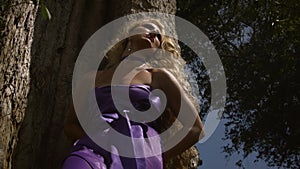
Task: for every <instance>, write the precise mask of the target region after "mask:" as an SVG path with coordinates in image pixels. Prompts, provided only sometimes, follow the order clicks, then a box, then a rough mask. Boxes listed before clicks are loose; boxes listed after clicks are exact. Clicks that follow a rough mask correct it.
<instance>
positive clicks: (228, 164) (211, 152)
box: [197, 120, 275, 169]
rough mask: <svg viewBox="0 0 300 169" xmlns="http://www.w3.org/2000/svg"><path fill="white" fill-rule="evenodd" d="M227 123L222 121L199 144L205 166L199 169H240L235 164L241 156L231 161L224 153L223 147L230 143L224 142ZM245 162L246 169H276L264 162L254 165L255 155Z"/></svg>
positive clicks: (231, 158) (233, 157) (232, 157)
mask: <svg viewBox="0 0 300 169" xmlns="http://www.w3.org/2000/svg"><path fill="white" fill-rule="evenodd" d="M224 124H225V121H224V120H221V122H220V123H219V125H218V127H217V129H216V130H215V132H214V133H213V134H212V135H211V137H210V138H209V139H208V140H206V141H205V142H204V143H201V144H200V143H198V144H197V147H198V149H199V152H200V157H201V159H202V160H203V165H202V166H199V167H198V169H239V167H238V166H236V165H235V163H236V162H237V161H238V160H239V159H242V157H241V156H240V155H234V156H231V157H230V159H225V153H222V146H225V145H226V144H227V142H228V141H226V140H225V141H224V140H222V138H223V137H224V134H225V126H224ZM249 156H250V157H247V158H246V159H245V160H244V167H245V168H246V169H253V168H255V169H275V167H268V166H267V165H266V163H265V162H264V161H261V160H260V161H258V162H257V163H254V162H253V161H254V159H255V158H254V157H255V154H252V155H249Z"/></svg>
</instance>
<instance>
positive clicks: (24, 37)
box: [0, 0, 38, 169]
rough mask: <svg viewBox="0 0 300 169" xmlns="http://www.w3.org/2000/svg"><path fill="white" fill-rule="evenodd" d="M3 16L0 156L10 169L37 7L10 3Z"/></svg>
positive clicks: (22, 108) (18, 0) (24, 98)
mask: <svg viewBox="0 0 300 169" xmlns="http://www.w3.org/2000/svg"><path fill="white" fill-rule="evenodd" d="M7 7H8V8H7V10H6V11H5V12H4V13H3V21H4V22H3V24H4V25H2V26H3V28H4V29H3V30H2V32H1V58H0V75H1V76H0V92H1V95H0V133H1V135H0V138H1V140H0V151H1V152H0V153H1V154H0V155H1V156H2V158H1V163H0V164H1V166H0V167H2V168H4V169H10V168H12V166H11V160H12V155H13V151H14V148H15V146H16V144H17V141H18V131H19V129H20V126H21V123H22V121H23V118H24V114H25V109H26V105H27V100H28V99H27V95H28V92H29V84H30V77H29V68H30V59H31V44H32V37H33V31H34V21H35V17H36V12H37V8H38V7H37V5H36V4H33V3H32V2H30V1H28V2H26V3H24V2H21V0H12V1H10V2H9V5H8V6H7Z"/></svg>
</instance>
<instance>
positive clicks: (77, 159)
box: [62, 84, 163, 169]
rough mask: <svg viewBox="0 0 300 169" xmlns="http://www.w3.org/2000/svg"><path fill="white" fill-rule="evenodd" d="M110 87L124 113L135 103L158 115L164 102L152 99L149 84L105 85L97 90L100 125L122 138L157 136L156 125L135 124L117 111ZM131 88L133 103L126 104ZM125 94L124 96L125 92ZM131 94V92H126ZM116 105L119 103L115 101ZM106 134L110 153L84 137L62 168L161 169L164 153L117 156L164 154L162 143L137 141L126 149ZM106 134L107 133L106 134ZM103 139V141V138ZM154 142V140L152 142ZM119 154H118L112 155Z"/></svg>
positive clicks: (76, 143) (105, 137)
mask: <svg viewBox="0 0 300 169" xmlns="http://www.w3.org/2000/svg"><path fill="white" fill-rule="evenodd" d="M111 87H114V88H115V90H117V92H118V97H117V98H114V99H115V100H117V102H118V103H117V104H118V107H119V106H121V107H122V106H123V108H124V110H125V109H127V107H126V105H128V104H132V105H133V106H134V108H135V109H136V110H139V111H145V110H147V109H149V107H150V106H151V105H153V107H155V108H156V109H157V111H158V112H159V111H160V110H159V109H160V107H161V103H160V99H159V97H158V96H152V95H151V96H150V92H151V87H150V86H149V85H142V84H136V85H129V86H128V85H117V86H104V87H97V88H96V89H95V92H96V93H95V94H96V99H97V102H98V106H99V109H100V111H101V113H102V115H101V120H102V121H101V122H103V123H108V124H109V126H110V128H109V129H114V130H116V131H117V132H119V133H122V134H123V135H126V136H129V137H130V138H149V137H152V136H157V135H158V133H157V132H156V131H155V130H154V129H153V127H152V126H153V125H155V122H152V123H151V124H150V123H140V122H135V121H133V120H132V119H130V118H129V117H128V116H126V115H125V116H124V114H121V113H119V112H118V111H117V109H116V107H115V104H116V103H114V102H113V99H112V96H111ZM128 87H129V98H130V102H129V101H126V99H125V97H124V95H125V91H124V89H125V90H127V89H128ZM123 92H124V93H123ZM127 92H128V91H127ZM115 102H116V101H115ZM109 131H110V130H108V133H107V134H104V135H103V141H105V142H107V143H106V144H109V145H110V147H111V150H109V151H107V150H105V149H103V148H101V147H100V146H99V145H97V144H96V143H95V142H93V141H92V140H91V139H90V138H89V137H88V136H84V137H82V138H81V139H79V140H77V141H76V142H75V143H74V146H73V147H72V149H71V153H70V155H69V156H68V157H67V158H66V159H65V161H64V163H63V167H62V168H63V169H106V168H110V169H162V168H163V160H162V153H160V154H158V155H154V156H147V157H137V158H134V157H123V156H121V155H118V152H121V151H133V153H135V152H136V151H139V152H143V151H149V150H150V151H151V149H156V150H155V151H156V152H157V149H159V150H158V151H159V152H161V144H160V142H159V144H157V142H155V143H154V142H153V143H152V142H151V141H150V142H149V141H148V142H147V144H146V145H145V144H135V143H134V142H132V143H130V144H129V145H128V144H126V147H125V148H124V146H122V145H121V144H120V143H121V142H122V140H120V139H119V140H118V139H115V138H113V137H114V136H113V135H109ZM106 132H107V131H106ZM101 140H102V139H101ZM150 140H151V139H150ZM111 152H117V153H111Z"/></svg>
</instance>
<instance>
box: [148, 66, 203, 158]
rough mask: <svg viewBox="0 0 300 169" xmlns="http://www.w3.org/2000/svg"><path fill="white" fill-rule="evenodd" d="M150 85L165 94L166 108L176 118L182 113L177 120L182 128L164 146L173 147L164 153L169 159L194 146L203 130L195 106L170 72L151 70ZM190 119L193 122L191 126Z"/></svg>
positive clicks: (201, 135)
mask: <svg viewBox="0 0 300 169" xmlns="http://www.w3.org/2000/svg"><path fill="white" fill-rule="evenodd" d="M152 85H153V86H155V88H158V89H161V90H162V91H163V92H164V93H165V95H166V97H167V107H169V108H170V109H171V111H172V112H173V113H174V115H175V116H176V117H177V116H178V113H179V111H182V112H183V113H184V115H183V118H181V119H179V121H180V122H181V123H182V125H183V127H182V128H181V129H180V130H179V131H178V132H177V133H176V134H175V135H174V136H173V137H172V138H171V139H170V140H168V142H167V143H166V144H167V145H166V146H165V147H168V145H170V146H173V147H172V148H171V149H169V150H168V151H166V152H165V153H164V157H165V158H170V157H173V156H176V155H178V154H180V153H182V152H184V151H185V150H187V149H188V148H190V147H192V146H193V145H194V144H196V143H197V141H198V140H199V139H200V138H202V137H203V136H204V128H203V124H202V122H201V119H200V117H199V115H198V111H197V110H196V108H195V106H194V105H193V104H192V102H191V101H190V99H189V98H188V96H187V95H186V94H185V92H184V91H183V89H182V88H181V86H180V84H179V83H178V81H177V80H176V78H175V77H174V76H173V75H172V74H171V73H170V72H168V71H167V70H165V69H153V70H152ZM191 119H192V121H193V122H194V124H192V125H191ZM184 135H185V136H184ZM182 136H184V137H183V139H182V140H180V141H179V143H176V141H177V140H179V139H180V138H182ZM174 145H175V146H174Z"/></svg>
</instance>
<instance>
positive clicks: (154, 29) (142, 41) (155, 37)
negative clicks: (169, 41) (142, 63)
mask: <svg viewBox="0 0 300 169" xmlns="http://www.w3.org/2000/svg"><path fill="white" fill-rule="evenodd" d="M160 33H161V32H160V29H159V27H158V26H157V25H155V24H153V23H145V24H142V25H139V26H137V27H135V28H133V29H132V30H131V31H130V35H133V36H131V37H129V39H128V40H129V45H130V48H131V49H132V51H138V50H142V49H148V48H159V47H160V45H161V35H160Z"/></svg>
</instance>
